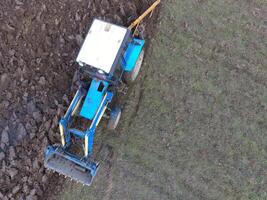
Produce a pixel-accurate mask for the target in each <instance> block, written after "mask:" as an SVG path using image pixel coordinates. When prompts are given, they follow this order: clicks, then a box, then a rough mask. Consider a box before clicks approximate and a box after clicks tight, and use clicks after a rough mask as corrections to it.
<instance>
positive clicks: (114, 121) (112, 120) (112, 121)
mask: <svg viewBox="0 0 267 200" xmlns="http://www.w3.org/2000/svg"><path fill="white" fill-rule="evenodd" d="M120 118H121V109H120V108H119V107H115V108H114V109H112V110H111V112H110V117H109V121H108V129H110V130H115V129H116V128H117V126H118V124H119V121H120Z"/></svg>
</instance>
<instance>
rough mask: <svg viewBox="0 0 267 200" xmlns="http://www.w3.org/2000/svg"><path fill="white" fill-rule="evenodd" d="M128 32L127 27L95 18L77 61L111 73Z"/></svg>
mask: <svg viewBox="0 0 267 200" xmlns="http://www.w3.org/2000/svg"><path fill="white" fill-rule="evenodd" d="M126 33H127V28H124V27H121V26H117V25H114V24H111V23H108V22H104V21H101V20H97V19H95V20H94V21H93V24H92V26H91V28H90V30H89V32H88V34H87V36H86V38H85V41H84V43H83V45H82V48H81V50H80V52H79V54H78V57H77V59H76V61H77V62H78V63H81V64H82V63H85V64H87V65H90V66H93V67H95V68H98V69H101V70H103V71H105V72H106V73H109V72H110V70H111V68H112V65H113V63H114V61H115V58H116V56H117V54H118V52H119V49H120V47H121V45H122V42H123V40H124V38H125V36H126Z"/></svg>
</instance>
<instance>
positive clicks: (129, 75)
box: [124, 49, 145, 84]
mask: <svg viewBox="0 0 267 200" xmlns="http://www.w3.org/2000/svg"><path fill="white" fill-rule="evenodd" d="M144 55H145V51H144V49H142V51H141V52H140V54H139V57H138V59H137V61H136V63H135V66H134V68H133V70H132V71H131V72H125V73H124V80H125V81H126V83H128V84H130V83H133V82H134V81H135V80H136V78H137V76H138V74H139V72H140V69H141V66H142V63H143V60H144Z"/></svg>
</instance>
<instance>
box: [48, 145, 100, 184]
mask: <svg viewBox="0 0 267 200" xmlns="http://www.w3.org/2000/svg"><path fill="white" fill-rule="evenodd" d="M44 165H45V167H46V168H47V169H51V170H53V171H56V172H58V173H59V174H61V175H64V176H66V177H69V178H71V179H73V180H75V181H77V182H79V183H82V184H84V185H88V186H90V185H91V183H92V181H93V178H94V176H95V175H96V173H97V170H98V164H97V163H94V162H91V161H88V160H85V159H81V158H78V157H77V156H75V155H71V154H70V153H68V152H66V151H65V150H64V149H63V148H62V147H60V146H49V147H47V149H46V152H45V161H44Z"/></svg>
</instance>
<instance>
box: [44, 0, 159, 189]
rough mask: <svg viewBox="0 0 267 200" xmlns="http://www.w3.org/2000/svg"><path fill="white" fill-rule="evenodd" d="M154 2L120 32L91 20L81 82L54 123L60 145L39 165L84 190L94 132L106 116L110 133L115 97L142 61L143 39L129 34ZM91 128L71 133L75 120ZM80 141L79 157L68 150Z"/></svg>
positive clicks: (116, 112) (92, 165)
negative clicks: (82, 186) (57, 128)
mask: <svg viewBox="0 0 267 200" xmlns="http://www.w3.org/2000/svg"><path fill="white" fill-rule="evenodd" d="M158 3H159V1H157V2H155V3H154V4H153V5H152V6H151V7H150V8H149V9H148V10H147V11H146V12H145V13H144V14H143V15H142V16H140V17H139V18H138V19H137V20H136V21H135V22H134V23H133V24H131V26H130V27H128V28H126V27H121V26H118V25H115V24H112V23H108V22H105V21H102V20H98V19H95V20H94V21H93V23H92V25H91V28H90V30H89V32H88V34H87V36H86V38H85V40H84V43H83V45H82V47H81V49H80V52H79V54H78V56H77V59H76V61H77V63H78V64H79V73H80V74H81V75H82V76H83V77H84V79H83V81H81V84H79V88H78V90H77V92H76V94H75V96H74V98H73V100H72V102H71V104H70V106H69V108H68V110H67V112H66V114H65V115H64V117H62V119H61V120H60V122H59V131H60V137H61V144H58V145H52V146H48V147H47V149H46V150H45V161H44V165H45V167H46V168H48V169H52V170H54V171H56V172H58V173H59V174H62V175H65V176H67V177H70V178H71V179H74V180H76V181H78V182H80V183H83V184H84V185H90V184H91V183H92V180H93V178H94V177H95V175H96V173H97V170H98V167H99V163H97V162H95V161H94V160H93V158H92V148H93V143H94V136H95V132H96V128H97V126H98V124H99V122H100V120H101V119H102V117H103V116H107V117H108V118H109V119H108V120H109V121H108V128H110V129H115V128H116V127H117V125H118V122H119V120H120V117H121V109H120V107H118V106H114V105H113V106H110V105H112V104H111V103H112V100H113V99H114V98H113V97H114V94H115V92H116V90H114V88H117V87H118V86H119V85H120V84H121V82H122V80H125V81H126V82H127V83H130V82H133V81H134V80H135V79H136V78H137V75H138V73H139V71H140V68H141V65H142V61H143V58H144V44H145V41H144V40H143V39H139V38H137V37H135V36H134V32H133V31H132V28H133V27H135V26H137V25H138V24H139V23H140V21H141V20H142V19H143V18H144V16H146V15H147V14H148V13H150V12H151V11H152V10H153V9H154V8H155V7H156V5H157V4H158ZM77 117H78V118H82V119H84V120H86V121H88V122H89V123H90V125H89V126H88V127H87V128H86V129H85V130H78V129H77V128H75V127H73V124H75V123H73V121H74V119H75V118H77ZM77 140H80V141H82V142H80V144H81V145H80V149H82V154H81V153H76V152H75V150H73V146H75V145H76V144H75V141H77Z"/></svg>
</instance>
